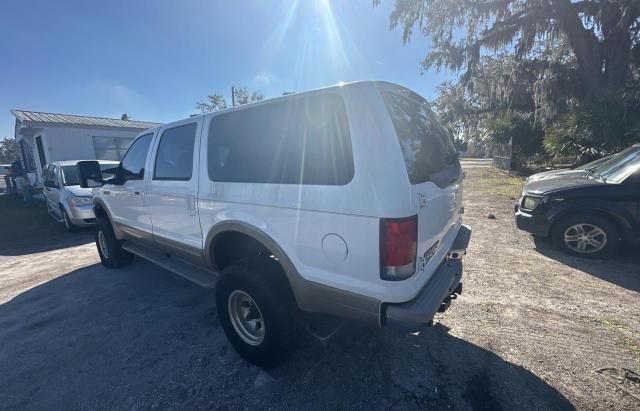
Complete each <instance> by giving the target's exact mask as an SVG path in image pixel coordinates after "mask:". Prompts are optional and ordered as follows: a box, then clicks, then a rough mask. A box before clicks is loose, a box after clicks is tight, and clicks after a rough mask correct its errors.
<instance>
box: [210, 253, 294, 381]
mask: <svg viewBox="0 0 640 411" xmlns="http://www.w3.org/2000/svg"><path fill="white" fill-rule="evenodd" d="M216 307H217V311H218V317H219V319H220V323H221V324H222V327H223V329H224V331H225V334H226V335H227V338H228V339H229V341H230V342H231V345H232V346H233V348H234V349H235V350H236V351H237V352H238V354H240V355H241V356H242V357H243V358H244V359H245V360H247V361H249V362H251V363H253V364H255V365H258V366H260V367H264V368H270V367H274V366H276V365H278V364H280V363H282V362H283V361H284V360H285V359H286V358H287V357H288V356H289V355H290V354H291V352H292V351H293V349H294V347H295V344H296V340H297V336H298V327H297V307H296V304H295V300H294V298H293V295H292V293H291V290H290V289H289V285H288V284H287V282H286V278H284V274H283V273H282V271H281V268H280V266H279V264H278V263H277V262H275V261H273V260H271V259H267V258H264V259H263V260H259V261H258V260H254V261H248V260H243V261H241V262H238V263H234V264H231V265H230V266H228V267H226V268H225V269H224V270H223V271H222V275H221V277H220V280H219V281H218V284H217V285H216Z"/></svg>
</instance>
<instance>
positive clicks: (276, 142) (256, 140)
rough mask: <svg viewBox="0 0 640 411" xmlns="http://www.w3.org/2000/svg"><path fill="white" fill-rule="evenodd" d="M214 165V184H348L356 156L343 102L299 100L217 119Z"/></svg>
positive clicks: (213, 122) (212, 146)
mask: <svg viewBox="0 0 640 411" xmlns="http://www.w3.org/2000/svg"><path fill="white" fill-rule="evenodd" d="M208 163H209V165H208V167H209V178H210V179H211V180H213V181H221V182H241V183H272V184H309V185H344V184H347V183H348V182H349V181H351V179H352V178H353V154H352V150H351V137H350V135H349V126H348V123H347V117H346V112H345V108H344V103H343V101H342V98H341V97H340V96H338V95H326V94H325V95H316V96H310V97H304V96H303V97H293V98H288V99H286V100H284V101H278V102H273V103H267V104H262V105H259V106H256V107H247V108H244V109H242V110H238V111H233V112H230V113H224V114H220V115H217V116H215V117H213V118H212V119H211V124H210V127H209V145H208Z"/></svg>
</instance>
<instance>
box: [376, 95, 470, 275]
mask: <svg viewBox="0 0 640 411" xmlns="http://www.w3.org/2000/svg"><path fill="white" fill-rule="evenodd" d="M380 92H381V94H382V96H383V99H384V101H385V104H386V106H387V109H388V112H389V115H390V116H391V120H392V122H393V125H394V128H395V130H396V134H397V137H398V142H399V144H400V147H401V149H402V154H403V156H404V160H405V165H406V167H407V175H408V177H409V181H410V183H411V190H412V206H413V209H414V211H415V213H416V214H417V215H418V254H417V255H418V264H417V270H419V271H420V270H422V269H424V268H425V267H427V266H428V265H429V264H430V263H431V264H433V265H434V266H437V265H438V264H439V263H440V262H441V261H442V258H443V257H444V253H446V252H447V251H448V250H449V247H450V245H451V243H452V242H453V240H454V239H455V235H456V233H457V228H458V224H459V222H460V212H461V206H462V178H461V177H462V170H461V168H460V162H459V161H458V154H457V152H456V150H455V148H454V146H453V143H452V142H451V139H450V138H449V136H448V135H447V133H446V131H445V130H444V128H443V127H442V126H441V125H440V123H439V122H438V120H437V118H436V116H435V114H434V113H433V112H432V111H431V109H430V107H429V104H428V103H427V102H426V100H425V99H423V98H422V97H420V96H419V95H417V94H416V93H414V92H412V91H410V90H408V89H405V88H403V87H399V86H395V85H387V84H383V85H381V86H380ZM452 228H453V230H452Z"/></svg>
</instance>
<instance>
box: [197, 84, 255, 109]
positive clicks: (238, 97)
mask: <svg viewBox="0 0 640 411" xmlns="http://www.w3.org/2000/svg"><path fill="white" fill-rule="evenodd" d="M263 99H264V94H262V92H261V91H253V92H250V91H249V90H248V89H247V88H246V87H233V100H234V101H235V105H236V106H241V105H243V104H249V103H254V102H256V101H260V100H263ZM227 107H229V106H228V105H227V100H226V99H225V98H224V96H223V95H222V94H212V95H209V96H207V99H206V100H202V101H198V102H197V103H196V108H197V109H198V110H199V111H200V112H201V113H203V114H204V113H211V112H213V111H218V110H224V109H226V108H227Z"/></svg>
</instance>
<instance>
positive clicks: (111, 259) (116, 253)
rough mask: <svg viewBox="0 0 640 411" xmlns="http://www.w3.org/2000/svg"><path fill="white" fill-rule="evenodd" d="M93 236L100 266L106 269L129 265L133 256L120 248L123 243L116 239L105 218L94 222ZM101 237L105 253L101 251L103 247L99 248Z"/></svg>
mask: <svg viewBox="0 0 640 411" xmlns="http://www.w3.org/2000/svg"><path fill="white" fill-rule="evenodd" d="M95 236H96V247H97V248H98V254H99V255H100V261H102V265H104V266H105V267H107V268H119V267H123V266H125V265H127V264H131V262H132V261H133V254H131V253H130V252H128V251H126V250H124V249H123V248H122V243H123V241H121V240H118V239H117V238H116V235H115V233H114V232H113V227H111V223H110V222H109V220H107V219H105V218H98V219H97V220H96V231H95ZM101 236H102V240H103V245H104V247H105V251H106V252H105V251H103V249H102V248H103V247H102V246H101Z"/></svg>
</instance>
